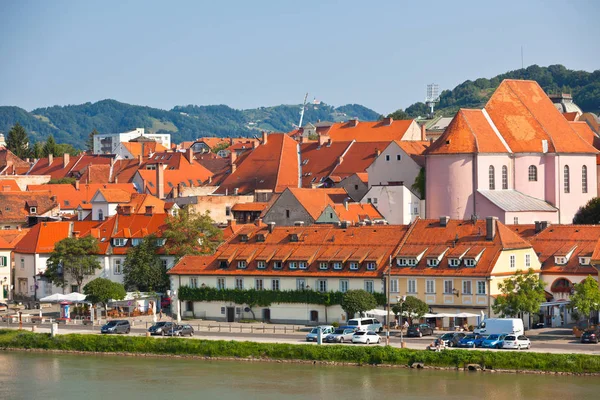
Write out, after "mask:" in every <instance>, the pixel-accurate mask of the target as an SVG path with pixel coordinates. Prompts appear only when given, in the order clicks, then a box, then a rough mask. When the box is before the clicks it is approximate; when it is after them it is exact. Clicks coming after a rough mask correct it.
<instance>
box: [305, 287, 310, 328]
mask: <svg viewBox="0 0 600 400" xmlns="http://www.w3.org/2000/svg"><path fill="white" fill-rule="evenodd" d="M304 290H306V325H310V311H309V310H308V297H309V293H308V291H309V290H310V285H306V286H305V287H304Z"/></svg>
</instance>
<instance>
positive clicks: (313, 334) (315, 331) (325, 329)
mask: <svg viewBox="0 0 600 400" xmlns="http://www.w3.org/2000/svg"><path fill="white" fill-rule="evenodd" d="M319 329H320V330H321V334H322V335H323V336H322V337H323V338H325V337H326V336H327V335H329V334H330V333H333V331H334V330H335V328H334V327H333V326H331V325H325V326H317V327H314V328H312V329H311V331H310V333H309V334H308V335H306V341H307V342H316V341H317V336H318V335H319Z"/></svg>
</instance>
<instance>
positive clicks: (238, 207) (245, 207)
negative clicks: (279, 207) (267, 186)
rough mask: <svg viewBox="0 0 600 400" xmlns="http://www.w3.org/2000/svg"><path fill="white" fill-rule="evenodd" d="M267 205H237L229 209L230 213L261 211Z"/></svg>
mask: <svg viewBox="0 0 600 400" xmlns="http://www.w3.org/2000/svg"><path fill="white" fill-rule="evenodd" d="M265 208H267V203H237V204H234V205H233V207H231V211H263V210H264V209H265Z"/></svg>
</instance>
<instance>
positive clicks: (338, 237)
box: [169, 225, 408, 277]
mask: <svg viewBox="0 0 600 400" xmlns="http://www.w3.org/2000/svg"><path fill="white" fill-rule="evenodd" d="M407 228H408V227H407V226H402V225H396V226H368V227H367V226H363V227H349V228H347V229H341V228H335V227H333V226H331V225H314V226H310V227H275V229H273V232H272V233H269V232H268V229H267V228H265V227H262V228H258V227H255V230H254V232H253V235H252V236H251V237H250V239H249V240H248V242H241V241H240V240H239V236H236V237H233V238H232V239H230V240H229V242H227V243H225V244H223V245H221V247H219V249H218V250H217V252H216V254H214V255H210V256H186V257H184V258H182V259H181V260H180V261H179V263H177V265H175V266H174V267H173V268H172V269H171V270H170V271H169V274H174V275H178V274H181V275H186V274H193V275H223V276H226V275H229V276H231V275H235V276H245V275H250V276H256V275H264V276H269V275H270V276H298V277H353V276H356V277H378V276H380V275H381V273H382V270H383V269H384V268H385V267H386V266H387V263H388V261H387V259H388V257H389V255H390V254H392V252H393V251H394V249H395V248H396V247H397V245H398V243H399V242H400V240H401V239H402V237H403V236H404V234H405V233H406V230H407ZM259 233H260V234H264V235H265V241H264V242H258V241H256V236H257V234H259ZM292 234H295V235H297V236H298V238H299V241H297V242H293V241H291V235H292ZM359 253H360V254H359ZM239 254H243V255H244V261H246V262H247V265H246V268H244V269H238V268H237V264H236V263H235V260H237V257H238V255H239ZM249 254H253V256H248V255H249ZM338 254H340V256H339V258H345V259H347V260H354V259H355V258H358V259H360V260H361V262H362V260H366V259H367V258H369V257H370V258H372V259H373V260H374V262H376V268H375V270H367V268H366V264H362V265H359V269H358V270H350V269H349V266H348V265H344V266H343V267H342V269H341V270H333V269H332V268H331V267H329V268H328V270H321V269H319V262H318V261H317V260H320V259H321V258H327V259H331V260H334V259H335V260H334V261H339V260H338V256H337V255H338ZM354 254H357V255H356V256H354ZM275 258H277V259H278V261H283V260H286V261H289V260H293V261H303V262H307V263H308V268H307V269H302V270H300V269H292V270H290V269H289V266H288V265H287V264H285V265H284V266H283V268H282V269H281V270H275V269H273V266H272V264H271V263H269V264H268V265H267V268H266V269H258V268H257V260H258V259H260V260H262V261H271V260H274V259H275ZM225 259H227V260H231V261H232V262H233V264H232V265H230V266H228V268H225V269H223V268H220V265H219V264H220V263H219V260H225ZM284 262H285V261H284Z"/></svg>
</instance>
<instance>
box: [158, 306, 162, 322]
mask: <svg viewBox="0 0 600 400" xmlns="http://www.w3.org/2000/svg"><path fill="white" fill-rule="evenodd" d="M162 317H163V313H162V308H161V309H160V312H159V313H158V320H159V321H161V320H162Z"/></svg>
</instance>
